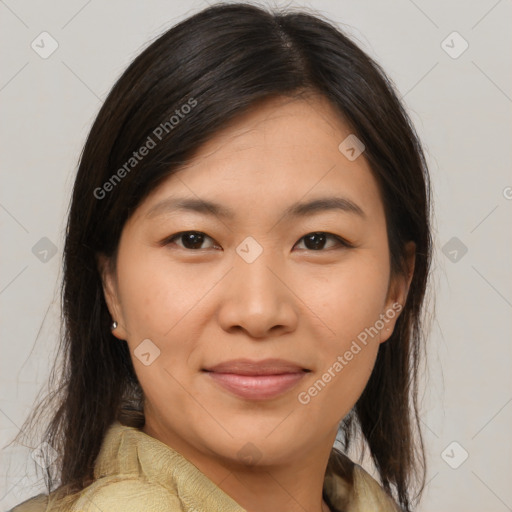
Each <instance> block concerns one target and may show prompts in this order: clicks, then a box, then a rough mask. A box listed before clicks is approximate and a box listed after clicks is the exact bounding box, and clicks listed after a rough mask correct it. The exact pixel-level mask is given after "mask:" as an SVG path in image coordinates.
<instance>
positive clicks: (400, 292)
mask: <svg viewBox="0 0 512 512" xmlns="http://www.w3.org/2000/svg"><path fill="white" fill-rule="evenodd" d="M405 253H406V265H407V270H406V274H405V275H397V276H393V278H392V279H391V280H390V283H389V288H388V295H387V298H386V304H385V307H384V311H383V312H382V313H383V317H384V318H385V321H384V323H385V327H384V328H383V329H382V330H381V333H380V343H383V342H385V341H386V340H387V339H389V337H390V336H391V335H392V334H393V330H394V329H395V324H396V321H397V320H398V317H399V316H400V313H401V312H402V310H403V308H404V307H405V302H406V300H407V295H408V293H409V287H410V286H411V281H412V276H413V275H414V264H415V262H416V244H415V243H414V242H412V241H410V242H407V243H406V244H405Z"/></svg>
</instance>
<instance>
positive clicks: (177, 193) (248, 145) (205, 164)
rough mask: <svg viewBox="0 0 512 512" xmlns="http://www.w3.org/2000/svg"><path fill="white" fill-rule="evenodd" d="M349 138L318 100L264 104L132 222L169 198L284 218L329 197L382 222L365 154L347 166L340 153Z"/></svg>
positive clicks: (206, 148) (202, 151) (201, 153)
mask: <svg viewBox="0 0 512 512" xmlns="http://www.w3.org/2000/svg"><path fill="white" fill-rule="evenodd" d="M350 134H351V131H350V129H349V127H348V126H347V125H346V124H345V123H344V121H343V120H342V118H341V116H340V115H339V114H338V113H337V112H336V111H335V110H334V109H333V108H332V106H331V105H330V104H329V103H328V101H327V100H326V99H325V98H323V97H319V96H314V97H308V98H303V99H290V98H273V99H270V100H266V101H264V102H262V103H259V104H257V105H255V106H254V107H252V108H251V109H250V110H249V111H247V112H246V113H244V114H243V115H241V116H238V117H236V118H235V119H234V120H233V121H231V122H230V123H229V124H228V125H226V126H225V127H223V129H222V130H221V131H219V132H218V133H217V134H216V135H215V136H214V137H212V138H211V139H210V140H209V141H208V142H206V143H205V144H204V145H203V146H201V147H200V148H199V149H198V151H197V152H196V153H195V155H194V156H193V158H192V159H191V160H190V161H189V162H188V163H187V164H186V165H184V166H183V167H182V168H180V169H179V170H178V171H177V172H176V173H175V174H173V175H171V176H170V177H169V178H167V179H166V180H165V181H164V182H163V183H162V184H161V185H160V186H159V187H158V188H157V189H155V190H154V191H153V192H152V193H151V194H150V196H149V197H148V198H147V199H146V201H145V202H144V204H143V205H141V207H140V208H139V210H138V212H137V213H138V217H139V218H141V219H148V218H152V217H154V216H155V213H156V210H158V203H162V201H165V200H166V199H167V200H168V199H169V198H172V197H180V198H184V197H186V198H189V199H194V200H196V201H197V200H200V199H204V200H206V201H211V202H213V201H214V202H215V203H220V204H224V205H226V207H225V210H226V211H227V210H230V211H231V212H232V213H234V214H235V215H236V213H237V212H239V213H240V215H243V214H244V212H245V213H246V214H249V215H250V214H252V215H254V214H255V213H256V212H257V213H260V214H263V213H264V212H265V213H267V212H271V211H272V212H275V213H276V214H277V213H280V214H282V212H283V211H285V210H287V211H290V205H291V204H292V203H293V204H294V203H297V202H299V201H300V202H306V201H308V200H312V199H315V198H318V197H325V196H327V195H329V196H334V195H336V196H343V198H345V199H347V201H348V202H351V203H353V204H355V205H356V207H359V208H360V209H361V210H363V211H364V212H365V213H366V214H367V215H368V217H369V218H371V217H372V216H382V215H383V205H382V202H381V198H380V193H379V190H378V185H377V182H376V180H375V178H374V177H373V174H372V171H371V169H370V167H369V165H368V164H367V162H366V160H365V158H364V153H363V154H361V156H359V157H358V158H356V159H355V160H353V161H351V160H349V159H348V158H347V157H346V156H345V154H343V153H342V152H341V151H340V149H339V146H340V143H341V142H342V141H343V140H345V139H346V138H347V137H348V136H349V135H350ZM167 203H168V206H170V205H171V203H172V201H167ZM168 209H169V208H168ZM348 209H350V206H349V208H348ZM352 209H353V210H354V208H352ZM355 209H357V208H355ZM161 210H162V212H163V211H164V210H165V208H164V207H162V208H161Z"/></svg>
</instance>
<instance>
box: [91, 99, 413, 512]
mask: <svg viewBox="0 0 512 512" xmlns="http://www.w3.org/2000/svg"><path fill="white" fill-rule="evenodd" d="M350 133H351V132H350V130H349V128H348V127H347V125H345V124H344V123H343V121H342V119H340V116H339V115H338V114H337V113H336V112H335V111H334V110H333V109H332V107H331V106H330V105H329V103H328V102H327V100H325V99H324V98H323V97H319V96H309V97H304V98H301V99H293V100H291V99H289V98H286V99H284V98H273V99H271V100H266V101H265V102H264V103H262V104H260V105H258V106H257V108H253V109H251V110H250V111H248V112H247V113H246V114H244V115H243V116H241V117H238V118H237V119H236V120H235V121H233V122H232V123H230V124H229V125H227V126H226V127H225V128H224V129H223V130H222V131H221V132H218V133H217V135H216V136H215V137H214V138H212V139H211V140H210V141H209V142H208V143H207V144H205V145H204V146H202V147H201V148H200V151H199V152H198V153H197V154H196V155H195V156H194V159H193V160H192V161H191V163H190V164H189V165H187V166H186V167H184V168H182V169H180V171H179V172H178V173H177V174H175V175H173V176H171V177H169V178H168V179H167V180H166V181H165V182H163V183H162V184H161V185H160V186H159V187H158V188H157V189H155V190H154V191H153V192H152V194H151V195H150V196H148V198H147V199H146V200H145V201H144V202H143V203H142V204H141V205H140V207H139V208H138V209H137V211H136V212H135V213H134V215H133V216H132V217H131V218H130V219H129V220H128V222H127V223H126V225H125V226H124V229H123V232H122V236H121V240H120V247H119V252H118V259H117V267H116V269H115V271H114V270H111V269H110V268H109V266H108V265H107V264H106V263H107V260H106V259H105V258H104V257H100V259H99V268H100V271H101V273H102V278H103V283H104V292H105V298H106V301H107V305H108V308H109V311H110V313H111V315H112V318H113V319H115V320H116V321H117V322H118V324H119V326H118V328H117V329H116V330H115V331H114V334H115V336H117V337H118V338H119V339H121V340H127V343H128V345H129V348H130V353H131V354H132V360H133V364H134V367H135V371H136V373H137V377H138V379H139V382H140V383H141V386H142V388H143V391H144V395H145V398H146V404H145V411H144V412H145V417H146V424H145V426H144V428H143V431H144V432H145V433H147V434H148V435H150V436H153V437H155V438H157V439H159V440H160V441H162V442H164V443H166V444H167V445H169V446H171V447H172V448H174V449H175V450H177V451H178V452H180V453H181V454H182V455H184V456H185V457H186V458H187V459H188V460H189V461H191V462H192V463H193V464H194V465H195V466H196V467H198V468H199V469H200V470H201V471H202V472H203V473H204V474H205V475H207V476H208V477H209V478H210V479H211V480H212V481H214V482H215V483H216V484H217V485H218V486H219V487H220V488H221V489H223V490H224V491H225V492H226V493H227V494H229V495H230V496H231V497H232V498H233V499H234V500H235V501H236V502H238V503H239V504H240V505H241V506H242V507H244V508H246V509H247V510H249V511H251V512H267V511H268V510H287V511H301V512H304V511H310V512H321V511H322V512H325V511H327V510H328V508H327V506H326V504H325V502H324V501H323V499H322V485H323V477H324V473H325V469H326V465H327V460H328V457H329V453H330V451H331V448H332V446H333V443H334V441H335V437H336V432H337V428H338V425H339V423H340V421H341V420H342V419H343V418H344V417H345V416H346V415H347V413H348V412H349V411H350V410H351V408H352V407H353V406H354V404H355V403H356V401H357V399H358V398H359V396H360V395H361V393H362V391H363V389H364V387H365V386H366V383H367V382H368V379H369V377H370V375H371V372H372V369H373V366H374V363H375V359H376V356H377V351H378V348H379V345H380V343H384V342H385V341H386V340H387V339H388V338H389V336H390V335H391V333H392V331H393V328H394V325H395V322H396V319H397V318H398V314H397V315H396V316H395V318H394V319H392V320H389V321H388V322H386V324H385V325H386V326H385V328H384V329H382V330H381V331H380V332H379V334H378V335H377V336H374V337H373V338H372V337H370V338H369V341H368V343H367V345H366V346H363V349H362V350H361V351H360V352H359V353H358V354H357V355H355V356H354V358H353V359H352V360H351V361H350V362H349V363H348V364H347V365H346V366H345V367H344V368H343V370H342V371H341V372H339V373H337V374H336V377H334V378H332V379H331V381H330V382H329V383H328V384H327V385H326V386H325V387H324V388H323V389H322V390H321V392H319V393H318V394H317V395H316V396H314V397H312V398H311V400H310V402H309V403H308V404H302V403H300V402H299V400H298V394H299V393H300V392H303V391H307V390H308V389H309V388H310V387H311V386H312V385H313V383H314V382H315V381H317V380H318V379H319V378H320V377H321V376H322V374H324V373H325V372H326V371H327V369H328V368H329V367H332V366H333V364H334V362H335V361H336V360H337V357H338V356H339V355H343V354H344V353H345V352H346V351H347V350H348V349H349V348H350V346H351V343H352V341H353V340H355V339H356V337H357V335H358V334H359V333H361V332H362V331H363V330H364V329H365V328H369V327H370V326H373V325H375V322H376V321H377V320H378V319H379V315H380V314H382V313H385V312H386V311H387V310H389V309H392V305H393V304H394V303H399V304H401V305H403V304H405V299H406V295H407V290H408V287H409V284H410V279H411V276H412V271H413V267H414V247H413V244H412V242H411V243H409V245H408V246H407V249H408V250H409V268H410V272H409V274H408V276H398V277H395V278H393V279H392V278H391V275H390V260H389V247H388V240H387V232H386V224H385V215H384V207H383V203H382V200H381V197H380V192H379V189H378V185H377V182H376V180H375V178H374V177H373V175H372V172H371V170H370V167H369V165H368V163H367V162H366V160H365V158H364V153H363V154H362V155H361V156H360V157H358V158H357V159H356V160H354V161H349V160H348V159H347V158H346V157H345V156H344V154H342V153H341V152H340V150H339V149H338V146H339V144H340V142H341V141H343V140H344V139H345V138H346V137H347V136H348V135H349V134H350ZM171 195H179V196H185V197H191V198H196V199H197V198H202V199H207V200H213V201H216V202H220V203H221V204H222V205H224V206H229V207H230V208H231V209H233V210H234V212H235V218H233V219H223V218H221V217H218V216H214V215H212V216H208V215H205V214H201V213H196V212H183V211H174V212H172V211H171V212H167V213H161V214H160V215H159V216H155V217H152V218H147V217H146V215H147V213H148V212H149V210H150V209H151V208H152V207H153V206H154V205H155V204H156V203H158V202H159V201H161V200H162V199H165V198H167V197H169V196H171ZM328 195H338V196H343V197H346V198H349V199H350V200H351V201H353V202H355V203H356V204H357V205H359V206H360V208H361V209H362V210H363V211H364V213H365V218H362V217H360V216H358V215H355V214H353V213H348V212H343V211H336V210H332V211H322V212H316V213H314V214H309V215H308V216H307V217H304V218H295V219H293V218H290V219H287V218H284V217H283V211H284V209H285V208H286V207H288V206H289V205H291V204H293V203H295V202H297V201H308V200H311V199H314V198H317V197H321V196H328ZM191 230H192V231H200V232H202V233H205V234H206V235H207V236H205V238H204V241H203V242H202V244H201V242H200V241H199V242H198V243H197V245H196V247H199V248H198V249H195V248H190V247H191V245H192V244H189V245H186V244H187V239H186V238H185V239H184V238H183V237H178V238H177V239H174V241H173V242H169V244H168V245H163V244H160V242H161V241H163V240H165V239H168V238H169V237H170V236H171V235H174V234H176V233H179V232H183V231H191ZM312 232H324V233H332V234H334V235H337V236H340V237H342V238H343V239H345V240H347V241H349V242H350V243H351V244H353V246H354V247H350V248H349V247H344V246H343V245H341V244H340V243H339V242H338V241H337V240H336V239H335V238H331V237H328V238H327V239H326V240H325V242H324V244H323V245H322V243H320V244H319V247H320V248H319V249H316V250H315V248H314V247H315V246H314V244H309V245H308V244H307V243H306V242H305V240H304V237H305V235H308V234H310V233H312ZM248 236H251V237H253V238H254V239H255V240H256V241H257V242H258V243H259V245H260V246H261V248H262V249H263V252H262V253H261V254H260V255H259V257H258V258H257V259H256V260H255V261H254V262H252V263H248V262H247V261H245V260H244V259H243V258H242V257H240V256H239V254H238V253H237V252H236V248H237V247H238V246H239V245H240V244H241V242H242V241H243V240H244V239H245V238H246V237H248ZM187 247H189V248H187ZM148 338H149V339H150V340H151V341H152V342H153V343H154V344H155V345H156V346H157V347H158V348H159V350H160V355H159V357H157V358H156V359H155V360H154V361H153V362H152V363H151V364H150V365H149V366H145V365H144V364H142V362H141V361H140V360H139V359H138V358H137V357H135V356H134V355H133V351H134V350H135V349H136V348H137V346H138V345H139V344H140V343H141V341H142V340H145V339H148ZM269 357H278V358H283V359H287V360H291V361H294V362H296V363H299V364H301V365H302V366H303V367H305V368H308V369H310V370H311V371H310V372H309V373H307V374H306V375H305V376H304V378H303V379H302V380H301V381H300V382H299V383H298V384H297V386H296V387H295V388H293V389H292V390H289V391H287V392H286V393H285V394H284V395H282V396H280V397H277V398H273V399H271V400H264V401H252V400H246V399H242V398H238V397H236V396H234V395H232V394H230V393H229V392H228V391H226V390H224V389H222V388H220V387H219V386H218V385H216V383H215V382H212V379H211V378H210V377H209V376H208V374H205V373H204V372H202V371H201V369H202V368H204V367H206V366H212V365H214V364H217V363H220V362H222V361H226V360H230V359H235V358H251V359H256V360H261V359H265V358H269ZM248 442H250V443H252V445H254V446H255V447H256V448H255V449H254V448H253V451H254V452H255V453H256V454H257V455H255V457H257V458H259V459H258V461H257V464H256V465H250V464H248V463H247V462H246V461H244V460H242V459H241V458H240V457H239V456H238V452H239V450H240V449H242V448H243V447H244V445H246V443H248ZM246 449H247V448H246Z"/></svg>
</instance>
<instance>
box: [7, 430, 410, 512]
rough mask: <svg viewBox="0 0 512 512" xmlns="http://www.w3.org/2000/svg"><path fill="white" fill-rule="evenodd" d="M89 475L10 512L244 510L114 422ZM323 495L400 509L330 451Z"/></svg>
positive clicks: (363, 508)
mask: <svg viewBox="0 0 512 512" xmlns="http://www.w3.org/2000/svg"><path fill="white" fill-rule="evenodd" d="M350 474H352V479H353V483H350ZM347 475H348V476H347ZM94 477H95V481H94V482H93V483H92V484H90V485H89V486H88V487H86V488H85V489H83V490H82V491H81V492H79V493H76V494H73V495H71V496H68V497H66V498H65V499H63V500H57V499H56V498H55V495H56V491H54V492H52V493H50V496H48V495H46V494H40V495H38V496H36V497H33V498H31V499H29V500H27V501H25V502H23V503H21V504H20V505H18V506H16V507H15V508H13V509H12V510H11V511H10V512H49V511H53V512H64V511H65V510H66V511H69V512H247V511H246V510H245V509H244V508H242V507H241V506H240V505H238V504H237V503H236V502H235V501H234V500H233V499H232V498H231V497H230V496H229V495H228V494H226V493H225V492H224V491H223V490H222V489H220V488H219V487H217V485H215V484H214V483H213V482H212V481H211V480H210V479H209V478H208V477H207V476H206V475H204V474H203V473H202V472H201V471H200V470H199V469H198V468H197V467H196V466H194V465H193V464H192V463H191V462H190V461H189V460H187V459H186V458H185V457H183V456H182V455H181V454H180V453H178V452H177V451H175V450H174V449H172V448H171V447H169V446H167V445H166V444H164V443H162V442H161V441H159V440H158V439H155V438H153V437H151V436H149V435H148V434H146V433H145V432H143V431H142V430H139V429H137V428H135V427H129V426H126V425H123V424H121V423H120V422H119V421H116V422H115V423H113V424H112V425H111V426H110V428H109V430H108V431H107V433H106V435H105V438H104V440H103V443H102V446H101V450H100V453H99V455H98V458H97V460H96V464H95V468H94ZM323 496H324V499H325V501H326V502H327V503H328V505H329V506H330V508H331V510H332V512H400V508H399V507H398V506H397V505H396V504H395V502H394V501H393V500H392V499H391V498H390V497H389V496H388V494H387V493H385V492H384V490H383V489H382V487H381V486H380V485H379V484H378V483H377V481H376V480H375V479H373V478H372V477H371V476H370V475H369V474H368V473H367V472H366V471H365V470H364V469H363V468H362V467H361V466H359V465H358V464H355V463H353V462H352V461H351V460H350V459H349V458H348V457H347V456H346V455H344V454H342V453H341V452H339V451H338V450H334V449H333V451H332V453H331V456H330V458H329V462H328V466H327V470H326V473H325V478H324V486H323Z"/></svg>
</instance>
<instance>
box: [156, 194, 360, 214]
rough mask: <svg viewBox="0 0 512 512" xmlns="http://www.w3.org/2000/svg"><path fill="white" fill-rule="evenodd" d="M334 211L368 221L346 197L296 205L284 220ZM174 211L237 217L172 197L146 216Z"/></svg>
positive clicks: (216, 206) (213, 206)
mask: <svg viewBox="0 0 512 512" xmlns="http://www.w3.org/2000/svg"><path fill="white" fill-rule="evenodd" d="M332 210H338V211H342V212H346V213H352V214H355V215H358V216H359V217H362V218H364V219H366V214H365V212H364V211H363V209H362V208H361V207H360V206H358V205H357V204H356V203H354V202H353V201H351V200H350V199H348V198H346V197H336V196H329V197H320V198H318V199H313V200H312V201H308V202H302V203H300V202H298V203H294V204H292V205H291V206H289V207H288V208H286V210H284V211H283V215H282V216H283V217H284V218H290V217H292V218H297V217H307V216H308V215H311V214H314V213H317V212H324V211H332ZM173 211H192V212H197V213H202V214H204V215H210V216H217V217H220V218H224V219H233V218H234V217H235V216H236V215H235V212H234V211H233V210H231V209H230V208H227V207H226V206H224V205H221V204H219V203H214V202H212V201H207V200H204V199H196V198H186V197H182V198H181V197H170V198H167V199H163V200H162V201H160V202H158V203H157V204H155V205H154V206H153V207H152V208H151V209H150V210H149V211H148V213H147V214H146V218H148V219H151V218H153V217H156V216H158V215H162V214H164V213H169V212H173Z"/></svg>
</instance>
